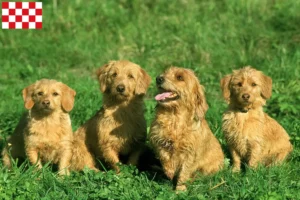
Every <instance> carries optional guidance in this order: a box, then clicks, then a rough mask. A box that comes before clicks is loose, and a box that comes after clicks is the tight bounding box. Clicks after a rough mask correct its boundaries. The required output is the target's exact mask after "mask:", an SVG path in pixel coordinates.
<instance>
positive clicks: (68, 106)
mask: <svg viewBox="0 0 300 200" xmlns="http://www.w3.org/2000/svg"><path fill="white" fill-rule="evenodd" d="M61 88H62V94H61V105H62V107H63V109H64V110H65V111H66V112H70V111H71V110H72V109H73V107H74V101H75V95H76V92H75V91H74V90H73V89H71V88H70V87H69V86H67V85H65V84H63V83H61Z"/></svg>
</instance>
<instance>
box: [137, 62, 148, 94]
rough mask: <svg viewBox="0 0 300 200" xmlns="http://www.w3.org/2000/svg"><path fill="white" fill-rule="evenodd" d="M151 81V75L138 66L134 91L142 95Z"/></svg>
mask: <svg viewBox="0 0 300 200" xmlns="http://www.w3.org/2000/svg"><path fill="white" fill-rule="evenodd" d="M150 83H151V77H150V76H149V75H148V74H147V72H146V71H145V70H143V69H142V68H140V73H139V77H138V80H137V83H136V87H135V93H136V94H137V95H144V94H146V91H147V89H148V87H149V85H150Z"/></svg>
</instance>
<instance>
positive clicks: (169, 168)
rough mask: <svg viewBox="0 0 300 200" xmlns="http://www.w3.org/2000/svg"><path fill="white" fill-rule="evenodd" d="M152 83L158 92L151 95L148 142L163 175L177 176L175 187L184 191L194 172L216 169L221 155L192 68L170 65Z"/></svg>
mask: <svg viewBox="0 0 300 200" xmlns="http://www.w3.org/2000/svg"><path fill="white" fill-rule="evenodd" d="M156 84H157V87H158V89H159V91H160V94H158V95H157V96H156V97H155V99H156V100H157V107H156V116H155V119H154V121H153V122H152V125H151V129H150V143H151V145H152V146H153V148H154V150H155V152H156V154H157V156H158V157H159V159H160V161H161V163H162V166H163V169H164V172H165V174H166V175H167V177H168V178H169V179H171V180H175V179H176V178H177V186H176V190H185V189H186V186H185V185H184V183H185V182H186V181H187V180H188V179H189V178H191V177H192V176H193V174H194V173H195V172H197V171H199V172H201V173H202V174H204V175H207V174H211V173H214V172H217V171H218V170H220V169H221V168H222V167H223V163H224V155H223V152H222V149H221V146H220V144H219V142H218V140H217V139H216V138H215V136H214V135H213V133H212V132H211V130H210V128H209V126H208V124H207V122H206V120H205V113H206V111H207V109H208V105H207V103H206V99H205V96H204V89H203V86H202V85H200V83H199V81H198V79H197V77H196V76H195V75H194V73H193V71H191V70H188V69H183V68H178V67H171V68H169V69H167V70H166V71H165V72H164V73H163V74H162V75H160V76H158V77H157V78H156ZM175 184H176V183H175Z"/></svg>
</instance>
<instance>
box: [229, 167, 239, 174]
mask: <svg viewBox="0 0 300 200" xmlns="http://www.w3.org/2000/svg"><path fill="white" fill-rule="evenodd" d="M231 171H232V172H234V173H238V172H240V171H241V167H240V166H233V168H232V169H231Z"/></svg>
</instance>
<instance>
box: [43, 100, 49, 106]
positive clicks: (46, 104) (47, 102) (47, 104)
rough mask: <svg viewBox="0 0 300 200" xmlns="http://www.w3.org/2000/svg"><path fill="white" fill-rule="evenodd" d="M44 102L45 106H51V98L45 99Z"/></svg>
mask: <svg viewBox="0 0 300 200" xmlns="http://www.w3.org/2000/svg"><path fill="white" fill-rule="evenodd" d="M42 104H43V105H44V106H49V105H50V101H49V100H44V101H43V102H42Z"/></svg>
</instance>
